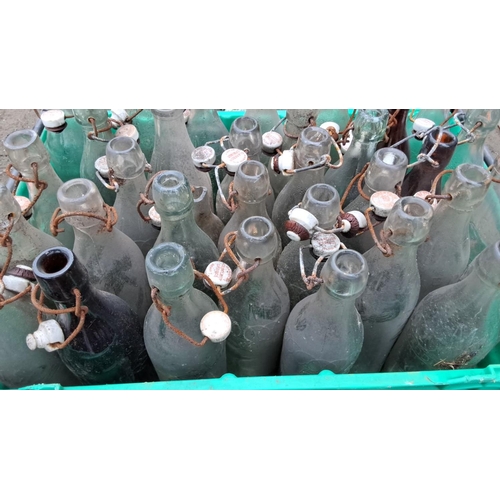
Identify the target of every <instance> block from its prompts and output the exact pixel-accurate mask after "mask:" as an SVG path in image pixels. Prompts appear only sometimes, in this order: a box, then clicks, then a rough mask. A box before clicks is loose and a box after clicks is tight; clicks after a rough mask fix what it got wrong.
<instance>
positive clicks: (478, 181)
mask: <svg viewBox="0 0 500 500" xmlns="http://www.w3.org/2000/svg"><path fill="white" fill-rule="evenodd" d="M455 175H456V177H457V179H458V180H459V181H460V182H462V183H463V184H466V185H467V186H474V187H477V188H480V187H483V186H484V185H485V184H489V182H491V173H490V172H489V171H488V170H486V169H485V168H483V167H481V166H479V165H475V164H473V163H461V164H460V165H457V167H456V168H455Z"/></svg>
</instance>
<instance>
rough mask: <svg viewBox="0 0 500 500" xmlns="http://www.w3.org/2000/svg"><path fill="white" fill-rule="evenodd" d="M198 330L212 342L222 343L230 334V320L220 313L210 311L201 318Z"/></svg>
mask: <svg viewBox="0 0 500 500" xmlns="http://www.w3.org/2000/svg"><path fill="white" fill-rule="evenodd" d="M200 330H201V333H202V334H203V335H204V336H205V337H208V338H209V340H211V341H212V342H214V343H219V342H223V341H224V340H226V339H227V338H228V336H229V334H230V333H231V318H230V317H229V316H228V315H227V314H226V313H224V312H222V311H210V312H208V313H207V314H205V316H203V318H201V321H200Z"/></svg>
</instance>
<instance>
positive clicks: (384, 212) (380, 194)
mask: <svg viewBox="0 0 500 500" xmlns="http://www.w3.org/2000/svg"><path fill="white" fill-rule="evenodd" d="M398 200H399V196H398V195H397V194H395V193H391V192H390V191H377V192H376V193H373V194H372V195H371V197H370V205H371V206H372V207H373V211H374V212H375V214H376V215H378V216H379V217H387V216H388V215H389V212H390V211H391V210H392V207H393V206H394V203H396V202H397V201H398Z"/></svg>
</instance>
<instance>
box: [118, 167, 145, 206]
mask: <svg viewBox="0 0 500 500" xmlns="http://www.w3.org/2000/svg"><path fill="white" fill-rule="evenodd" d="M121 182H122V184H121V185H120V190H119V191H118V193H117V194H116V202H118V200H120V202H121V203H127V204H131V205H132V204H133V205H135V204H136V200H138V199H139V195H140V193H143V192H144V190H145V189H146V184H147V181H146V177H144V174H143V173H140V174H139V175H138V176H137V177H134V178H133V179H121ZM116 202H115V205H116Z"/></svg>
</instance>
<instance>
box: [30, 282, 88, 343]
mask: <svg viewBox="0 0 500 500" xmlns="http://www.w3.org/2000/svg"><path fill="white" fill-rule="evenodd" d="M39 289H40V285H39V284H38V283H37V284H36V285H35V286H34V287H33V289H32V290H31V303H32V304H33V306H34V307H35V308H36V309H37V311H38V312H37V320H38V323H39V324H40V323H42V322H43V316H42V314H54V315H59V314H74V315H75V316H76V317H77V318H79V322H78V325H77V326H76V328H75V329H74V330H73V332H71V334H70V335H69V336H68V338H67V339H66V340H65V341H64V342H53V343H51V344H49V347H51V348H52V349H55V350H58V349H64V348H65V347H66V346H67V345H68V344H69V343H70V342H71V341H72V340H73V339H74V338H75V337H76V336H77V335H78V334H79V333H80V332H81V331H82V328H83V325H84V324H85V316H86V315H87V313H88V312H89V308H88V307H87V306H82V305H81V301H82V294H81V293H80V291H79V290H78V288H73V290H71V292H72V293H73V295H74V296H75V305H74V306H73V307H68V308H65V309H49V308H48V307H45V306H44V305H43V301H44V298H45V296H44V294H43V292H40V299H37V296H36V294H37V293H38V290H39Z"/></svg>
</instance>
